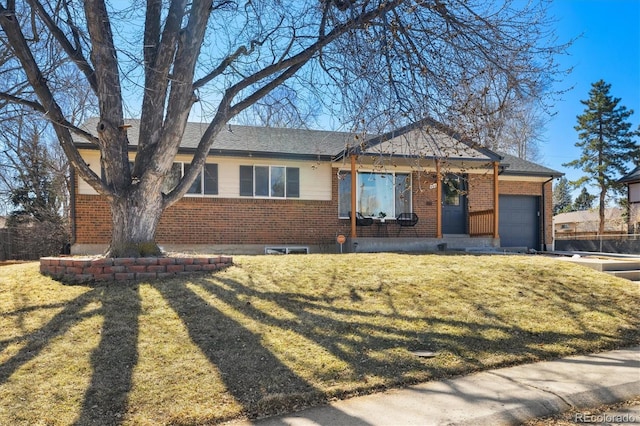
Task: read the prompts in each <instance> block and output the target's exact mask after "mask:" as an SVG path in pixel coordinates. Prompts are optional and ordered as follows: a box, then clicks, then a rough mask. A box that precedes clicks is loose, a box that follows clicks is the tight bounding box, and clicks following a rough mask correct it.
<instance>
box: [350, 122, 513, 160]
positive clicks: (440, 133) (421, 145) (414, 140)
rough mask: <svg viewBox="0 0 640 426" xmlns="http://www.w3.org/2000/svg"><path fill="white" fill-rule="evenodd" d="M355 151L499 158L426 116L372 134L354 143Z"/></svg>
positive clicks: (420, 156) (404, 154)
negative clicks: (373, 135) (370, 136)
mask: <svg viewBox="0 0 640 426" xmlns="http://www.w3.org/2000/svg"><path fill="white" fill-rule="evenodd" d="M355 153H356V154H358V155H381V154H383V155H384V154H386V155H394V156H402V157H419V158H446V159H448V160H467V161H469V160H477V161H483V162H487V161H499V160H500V158H501V157H500V155H498V154H497V153H495V152H492V151H490V150H488V149H486V148H482V147H478V146H474V145H473V144H472V143H470V142H469V141H467V140H465V139H463V138H462V137H460V135H459V134H457V133H455V132H454V131H453V130H451V129H449V128H448V127H446V126H444V125H443V124H441V123H438V122H437V121H435V120H433V119H430V118H426V119H423V120H420V121H418V122H415V123H412V124H409V125H407V126H404V127H401V128H399V129H395V130H393V131H391V132H388V133H385V134H383V135H380V136H376V137H373V138H370V139H369V140H367V141H366V142H365V143H364V144H362V145H361V146H359V147H357V148H356V150H355Z"/></svg>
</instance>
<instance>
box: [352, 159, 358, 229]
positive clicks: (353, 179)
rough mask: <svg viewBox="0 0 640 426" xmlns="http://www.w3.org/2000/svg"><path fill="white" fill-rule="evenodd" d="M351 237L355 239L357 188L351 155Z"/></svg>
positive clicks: (354, 167) (354, 166)
mask: <svg viewBox="0 0 640 426" xmlns="http://www.w3.org/2000/svg"><path fill="white" fill-rule="evenodd" d="M350 158H351V237H353V238H357V237H358V234H357V230H356V214H357V212H356V191H357V190H358V187H357V185H356V180H357V179H358V177H357V175H356V156H355V155H354V154H353V153H351V155H350Z"/></svg>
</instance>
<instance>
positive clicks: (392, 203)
mask: <svg viewBox="0 0 640 426" xmlns="http://www.w3.org/2000/svg"><path fill="white" fill-rule="evenodd" d="M339 176H340V180H339V182H338V209H339V216H340V217H341V218H348V217H349V212H350V211H351V173H350V172H340V174H339ZM357 179H358V180H357V182H356V188H357V192H356V205H357V209H356V211H358V212H360V213H362V215H364V216H379V215H380V213H384V214H385V215H386V216H387V217H390V218H393V217H397V216H398V215H399V214H400V213H410V212H411V175H410V174H408V173H377V172H360V173H358V174H357Z"/></svg>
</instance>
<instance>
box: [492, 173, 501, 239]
mask: <svg viewBox="0 0 640 426" xmlns="http://www.w3.org/2000/svg"><path fill="white" fill-rule="evenodd" d="M498 189H499V188H498V162H497V161H494V162H493V238H500V235H499V233H498V224H499V223H500V214H499V212H500V205H499V202H498V200H499V198H500V192H499V190H498Z"/></svg>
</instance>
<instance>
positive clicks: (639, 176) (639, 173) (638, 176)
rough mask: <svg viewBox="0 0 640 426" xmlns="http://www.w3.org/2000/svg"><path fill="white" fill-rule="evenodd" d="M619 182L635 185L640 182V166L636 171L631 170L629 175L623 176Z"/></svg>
mask: <svg viewBox="0 0 640 426" xmlns="http://www.w3.org/2000/svg"><path fill="white" fill-rule="evenodd" d="M618 182H620V183H635V182H640V166H638V167H636V168H635V169H633V170H631V171H630V172H629V173H627V174H626V175H624V176H622V177H621V178H620V179H619V180H618Z"/></svg>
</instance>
